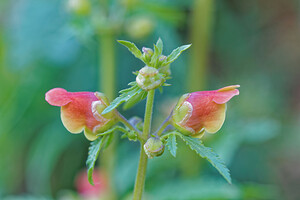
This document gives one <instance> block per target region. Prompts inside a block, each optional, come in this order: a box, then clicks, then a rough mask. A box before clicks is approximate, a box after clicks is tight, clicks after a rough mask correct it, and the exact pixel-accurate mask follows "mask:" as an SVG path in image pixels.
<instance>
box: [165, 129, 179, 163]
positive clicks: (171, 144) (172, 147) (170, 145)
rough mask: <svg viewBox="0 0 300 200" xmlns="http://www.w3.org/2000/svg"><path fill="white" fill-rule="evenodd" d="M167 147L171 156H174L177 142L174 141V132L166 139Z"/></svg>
mask: <svg viewBox="0 0 300 200" xmlns="http://www.w3.org/2000/svg"><path fill="white" fill-rule="evenodd" d="M166 145H167V146H168V149H169V151H170V153H171V154H172V156H174V157H176V151H177V142H176V135H175V134H170V135H169V137H168V139H167V144H166Z"/></svg>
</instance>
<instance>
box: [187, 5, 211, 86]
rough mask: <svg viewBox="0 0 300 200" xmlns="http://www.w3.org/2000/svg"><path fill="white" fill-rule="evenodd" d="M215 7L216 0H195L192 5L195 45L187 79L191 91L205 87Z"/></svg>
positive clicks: (192, 30) (192, 28) (192, 29)
mask: <svg viewBox="0 0 300 200" xmlns="http://www.w3.org/2000/svg"><path fill="white" fill-rule="evenodd" d="M214 7H215V1H214V0H195V1H194V6H192V8H193V10H192V15H191V20H190V21H191V24H190V39H191V43H192V44H193V45H192V47H191V58H190V59H191V60H190V68H189V74H188V77H189V78H188V79H187V80H188V90H189V91H191V92H194V91H199V90H203V89H205V84H206V78H207V69H208V64H209V59H208V58H209V50H210V42H211V35H212V32H211V31H212V25H213V16H214Z"/></svg>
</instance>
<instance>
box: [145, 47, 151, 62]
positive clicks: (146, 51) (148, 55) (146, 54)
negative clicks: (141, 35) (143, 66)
mask: <svg viewBox="0 0 300 200" xmlns="http://www.w3.org/2000/svg"><path fill="white" fill-rule="evenodd" d="M142 51H143V58H144V59H145V60H146V61H150V60H151V57H152V55H153V50H152V49H150V48H147V47H143V48H142Z"/></svg>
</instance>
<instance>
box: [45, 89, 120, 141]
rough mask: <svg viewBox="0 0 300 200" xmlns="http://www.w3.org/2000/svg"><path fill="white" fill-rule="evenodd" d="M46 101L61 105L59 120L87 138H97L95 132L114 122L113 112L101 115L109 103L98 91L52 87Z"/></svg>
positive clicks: (101, 130) (67, 127)
mask: <svg viewBox="0 0 300 200" xmlns="http://www.w3.org/2000/svg"><path fill="white" fill-rule="evenodd" d="M45 99H46V101H47V102H48V103H49V104H50V105H53V106H60V107H61V120H62V123H63V125H64V126H65V127H66V129H67V130H68V131H69V132H71V133H80V132H82V131H84V134H85V136H86V138H87V139H88V140H91V141H92V140H95V139H97V136H96V135H97V134H98V133H101V132H104V131H106V130H107V129H109V128H110V127H111V126H112V125H114V124H115V123H116V117H115V113H114V111H113V112H110V113H107V114H105V115H101V113H102V111H103V110H104V109H105V108H106V107H107V106H108V105H109V101H108V99H107V98H106V97H105V95H104V94H102V93H99V92H95V93H93V92H67V91H66V90H65V89H62V88H54V89H52V90H49V91H48V92H47V93H46V97H45Z"/></svg>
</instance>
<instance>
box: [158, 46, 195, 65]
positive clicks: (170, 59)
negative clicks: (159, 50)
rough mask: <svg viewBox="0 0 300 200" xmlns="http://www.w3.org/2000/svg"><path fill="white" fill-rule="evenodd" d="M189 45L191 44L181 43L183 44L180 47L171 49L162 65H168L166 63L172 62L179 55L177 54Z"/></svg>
mask: <svg viewBox="0 0 300 200" xmlns="http://www.w3.org/2000/svg"><path fill="white" fill-rule="evenodd" d="M190 46H191V44H187V45H183V46H180V47H178V48H176V49H174V50H173V51H172V53H171V54H170V55H169V56H168V57H167V61H166V62H165V63H164V65H168V64H170V63H172V62H174V61H175V60H176V59H177V58H178V57H179V55H180V54H181V53H182V52H183V51H185V50H187V49H188V48H190Z"/></svg>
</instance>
